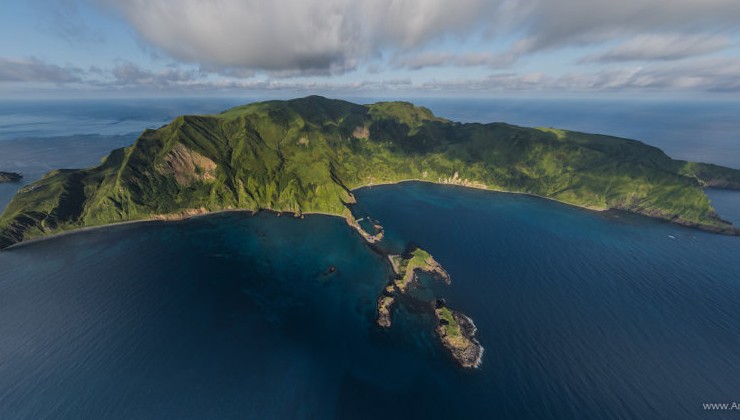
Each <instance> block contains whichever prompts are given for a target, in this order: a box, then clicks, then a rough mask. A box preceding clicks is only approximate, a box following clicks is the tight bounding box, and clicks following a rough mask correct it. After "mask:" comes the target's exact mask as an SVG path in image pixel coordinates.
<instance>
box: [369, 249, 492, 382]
mask: <svg viewBox="0 0 740 420" xmlns="http://www.w3.org/2000/svg"><path fill="white" fill-rule="evenodd" d="M388 260H389V261H390V263H391V265H392V266H393V272H394V274H395V278H394V279H393V280H392V281H391V282H390V283H388V284H387V285H386V287H385V288H384V289H383V293H382V294H381V295H380V296H379V297H378V302H377V305H378V306H377V310H378V317H377V319H376V323H377V324H378V326H380V327H383V328H389V327H390V326H391V324H392V310H393V307H394V305H395V304H396V300H397V298H398V297H399V296H401V295H403V294H405V293H406V292H407V291H408V290H409V288H410V287H411V284H412V283H413V281H414V279H415V277H416V273H417V272H419V271H423V272H426V273H429V274H432V275H434V276H435V277H437V278H438V279H440V280H442V281H444V282H445V283H446V284H450V282H451V280H450V275H449V274H448V273H447V271H445V269H444V268H442V266H441V265H440V264H439V263H438V262H437V261H436V260H435V259H434V258H432V256H431V255H430V254H429V253H428V252H426V251H424V250H423V249H420V248H414V249H412V250H410V251H408V252H406V253H404V254H402V255H388ZM434 315H435V316H436V318H437V327H436V331H437V335H438V336H439V338H440V341H441V343H442V345H443V346H444V347H445V348H446V349H447V350H448V351H449V352H450V354H451V355H452V357H453V358H454V359H455V360H456V361H457V362H458V363H459V364H460V366H462V367H464V368H477V367H478V366H480V363H481V360H482V356H483V346H481V345H480V343H479V342H478V340H476V338H475V332H476V328H475V324H474V323H473V320H471V319H470V318H468V317H467V316H465V315H463V314H462V313H460V312H456V311H453V310H451V309H449V308H448V307H447V305H446V303H445V301H444V299H437V300H435V302H434Z"/></svg>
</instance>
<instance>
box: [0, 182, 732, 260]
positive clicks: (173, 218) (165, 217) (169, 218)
mask: <svg viewBox="0 0 740 420" xmlns="http://www.w3.org/2000/svg"><path fill="white" fill-rule="evenodd" d="M409 182H423V183H426V184H433V185H449V186H454V187H459V188H471V189H476V190H480V191H489V192H494V193H502V194H517V195H525V196H529V197H534V198H540V199H544V200H548V201H553V202H556V203H560V204H564V205H567V206H569V207H574V208H577V209H583V210H588V211H595V212H598V213H605V212H608V211H619V212H625V213H628V214H634V215H638V216H644V217H647V218H649V219H653V220H657V221H662V222H665V223H671V224H675V225H677V226H682V227H685V228H688V229H698V230H701V231H703V232H709V233H715V234H724V235H729V236H740V228H738V227H735V226H734V225H732V229H733V230H732V231H727V230H722V229H721V228H717V227H713V226H708V225H702V224H698V223H693V222H688V223H681V222H680V221H677V220H674V219H665V218H659V217H654V216H650V215H647V214H643V213H634V212H630V211H627V210H623V209H618V208H601V207H593V206H582V205H578V204H573V203H568V202H565V201H562V200H558V199H556V198H551V197H545V196H541V195H537V194H532V193H528V192H521V191H507V190H501V189H496V188H489V187H481V186H475V185H461V184H452V183H442V182H435V181H429V180H423V179H415V178H408V179H401V180H398V181H388V182H379V183H372V184H365V185H360V186H357V187H354V188H349V191H350V192H355V191H358V190H361V189H363V188H372V187H380V186H384V185H397V184H402V183H409ZM349 208H350V207H347V209H349ZM192 210H196V209H190V211H192ZM198 210H199V209H198ZM188 211H189V210H183V212H181V213H170V214H162V215H155V216H151V217H149V218H145V219H137V220H123V221H120V222H112V223H105V224H102V225H95V226H82V227H79V228H75V229H70V230H65V231H61V232H57V233H52V234H49V235H44V236H39V237H36V238H32V239H28V240H24V241H20V242H16V243H14V244H12V245H10V246H8V247H6V248H4V249H0V252H2V251H5V250H9V249H13V248H16V247H19V246H22V245H25V244H31V243H35V242H39V241H44V240H47V239H52V238H56V237H59V236H62V235H68V234H72V233H75V232H84V231H90V230H94V229H104V228H107V227H111V226H119V225H128V224H134V223H151V222H177V221H182V220H187V219H192V218H195V217H203V216H209V215H216V214H220V213H232V212H251V213H252V214H253V215H254V214H257V213H259V212H261V211H269V212H272V213H276V214H278V215H280V214H283V213H288V214H290V215H292V216H293V217H296V218H300V217H301V216H302V215H322V216H331V217H339V218H342V219H345V220H346V221H347V224H348V225H349V226H350V227H352V228H353V229H355V230H357V231H358V233H359V234H360V236H362V237H363V238H364V239H365V240H366V241H367V238H365V235H364V234H363V232H362V231H359V230H358V227H355V226H354V225H352V224H350V223H349V220H347V215H346V213H343V214H339V213H329V212H321V211H307V212H301V213H295V212H292V211H289V210H275V209H272V208H262V209H257V210H255V209H222V210H213V211H209V210H206V211H204V212H196V213H192V214H185V213H187V212H188ZM350 214H351V211H350ZM360 229H361V228H360ZM368 242H370V241H368ZM370 243H371V244H372V243H373V242H370Z"/></svg>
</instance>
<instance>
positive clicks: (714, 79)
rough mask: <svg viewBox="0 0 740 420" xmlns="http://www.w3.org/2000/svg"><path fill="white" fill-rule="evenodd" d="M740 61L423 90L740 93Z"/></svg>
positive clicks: (493, 78) (493, 79)
mask: <svg viewBox="0 0 740 420" xmlns="http://www.w3.org/2000/svg"><path fill="white" fill-rule="evenodd" d="M738 74H740V59H731V58H707V59H703V60H699V61H692V62H681V63H680V64H671V65H666V64H661V65H656V66H650V67H640V66H637V67H617V68H608V69H603V70H600V71H596V72H571V73H567V74H564V75H561V76H552V75H547V74H545V73H541V72H534V73H525V74H518V73H496V74H492V75H489V76H486V77H482V78H475V79H458V80H444V81H436V80H434V81H429V82H426V83H423V84H422V85H421V86H420V88H422V89H426V90H439V91H464V92H473V91H517V90H529V91H567V92H604V91H615V92H616V91H630V90H643V91H644V90H652V91H681V90H683V91H705V92H738V91H740V78H738V77H737V75H738Z"/></svg>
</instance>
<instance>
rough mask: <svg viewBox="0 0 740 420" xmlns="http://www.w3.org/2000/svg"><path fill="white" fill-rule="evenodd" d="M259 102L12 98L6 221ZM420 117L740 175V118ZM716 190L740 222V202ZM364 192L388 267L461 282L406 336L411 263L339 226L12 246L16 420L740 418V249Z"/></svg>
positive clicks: (253, 223)
mask: <svg viewBox="0 0 740 420" xmlns="http://www.w3.org/2000/svg"><path fill="white" fill-rule="evenodd" d="M249 101H250V100H249V99H244V98H229V99H222V98H218V99H216V98H208V99H205V98H195V99H166V100H165V99H159V100H153V99H152V100H141V99H137V100H106V101H100V100H99V101H90V100H77V101H47V102H37V101H30V100H29V101H16V102H7V101H5V102H2V101H0V171H18V172H21V173H23V174H24V176H25V179H24V182H23V183H20V184H2V185H0V208H3V207H5V206H6V205H7V203H8V202H9V201H10V199H11V198H12V196H13V194H14V193H15V191H16V190H17V189H18V188H20V187H21V186H22V185H24V183H29V182H32V181H34V180H36V179H39V178H40V177H41V176H43V174H44V173H45V172H47V171H49V170H51V169H54V168H60V167H61V168H72V167H88V166H92V165H95V164H96V163H97V162H99V160H100V159H101V158H102V157H103V156H105V155H106V154H107V153H108V152H109V151H110V150H111V149H114V148H118V147H123V146H126V145H129V144H131V143H132V142H133V141H134V140H135V139H136V137H137V135H138V134H139V133H140V132H141V131H142V130H143V129H145V128H156V127H159V126H161V125H162V124H165V123H166V122H168V121H169V120H171V119H172V118H173V117H175V116H177V115H180V114H199V113H214V112H218V111H220V110H223V109H226V108H229V107H231V106H234V105H237V104H241V103H245V102H249ZM360 102H368V101H366V100H365V101H362V100H361V101H360ZM415 102H416V103H419V104H422V105H425V106H427V107H429V108H430V109H432V110H433V111H435V113H436V114H438V115H441V116H444V117H447V118H450V119H453V120H458V121H480V122H492V121H506V122H510V123H514V124H520V125H527V126H545V127H560V128H565V129H572V130H577V131H586V132H598V133H604V134H610V135H616V136H623V137H629V138H636V139H639V140H641V141H644V142H646V143H648V144H652V145H655V146H657V147H660V148H661V149H663V150H664V151H666V153H667V154H668V155H669V156H671V157H674V158H677V159H688V160H696V161H704V162H710V163H716V164H721V165H726V166H731V167H735V168H740V135H738V134H737V133H740V120H738V118H737V115H740V103H739V102H731V101H716V102H711V101H704V102H680V101H679V102H677V101H626V100H611V101H596V100H575V99H573V100H555V99H548V100H535V99H531V98H528V99H475V100H469V99H451V98H445V99H430V98H423V99H417V100H415ZM708 194H709V196H710V197H711V199H712V203H713V205H714V206H715V208H716V209H717V210H718V212H719V213H720V215H721V216H722V217H724V218H725V219H727V220H731V221H735V222H736V223H738V224H740V192H733V191H721V190H710V191H708ZM356 195H357V198H358V204H357V206H356V208H355V209H354V210H355V212H356V214H358V215H362V216H363V217H371V218H372V219H373V220H377V221H379V222H380V223H381V224H382V225H383V227H384V229H385V233H386V238H385V239H384V240H383V242H381V244H380V247H381V248H382V250H383V251H386V252H400V251H402V250H403V249H406V248H408V247H410V246H420V247H422V248H424V249H426V250H427V251H429V252H430V253H431V254H432V255H433V256H434V257H435V259H437V260H438V261H439V262H440V263H441V264H442V265H443V266H444V267H445V268H446V270H447V271H448V272H449V274H450V276H451V279H452V283H451V284H450V285H445V284H443V283H441V282H439V281H437V280H435V279H434V278H430V277H427V276H423V275H422V276H420V281H419V283H418V285H417V286H416V288H415V289H414V291H413V295H414V299H413V300H411V299H410V300H409V301H408V302H406V301H404V302H402V304H401V305H399V306H398V307H397V309H396V311H395V312H394V324H393V326H392V327H391V328H390V329H388V330H382V329H380V328H378V327H376V326H375V324H374V321H375V301H376V299H377V297H378V295H379V293H380V292H381V290H382V288H383V286H384V285H385V284H386V283H387V282H388V281H389V279H390V277H391V275H392V273H391V267H390V266H389V264H388V263H387V260H386V259H385V258H384V257H383V256H382V255H381V254H382V253H381V252H378V250H377V249H373V248H371V247H370V246H369V245H368V244H367V243H365V242H364V240H363V239H362V238H361V237H360V236H359V235H358V234H356V233H355V232H354V231H353V230H352V229H350V228H349V227H348V226H347V225H346V224H345V223H344V221H343V220H342V219H340V218H335V217H329V216H320V215H308V216H306V217H305V219H297V218H294V217H290V216H287V217H286V216H285V215H283V216H278V215H276V214H273V213H268V212H262V213H258V214H257V215H251V214H249V213H241V212H232V213H221V214H213V215H208V216H202V217H195V218H192V219H189V220H184V221H177V222H145V223H135V224H126V225H117V226H109V227H105V228H100V229H93V230H85V231H80V232H75V233H70V234H65V235H60V236H57V237H53V238H50V239H47V240H42V241H37V242H31V243H28V244H23V245H20V246H16V247H13V248H10V249H8V250H4V251H0V419H88V418H89V419H283V418H285V419H364V418H368V419H377V418H386V419H395V418H399V419H400V418H403V419H417V418H419V419H436V418H442V419H469V418H485V419H488V418H491V419H494V418H495V419H567V420H570V419H677V420H678V419H703V418H706V419H725V418H728V419H729V418H737V415H738V412H740V409H732V406H733V405H732V404H733V403H735V406H738V405H740V350H739V349H740V329H738V327H737V321H738V319H740V258H738V255H740V238H737V237H728V236H722V235H717V234H711V233H706V232H702V231H698V230H692V229H689V228H684V227H680V226H675V225H671V224H666V223H663V222H659V221H656V220H653V219H649V218H646V217H641V216H635V215H629V214H625V213H619V212H605V213H599V212H592V211H588V210H583V209H579V208H575V207H571V206H568V205H564V204H561V203H557V202H553V201H550V200H546V199H541V198H537V197H531V196H526V195H521V194H507V193H497V192H489V191H482V190H471V189H465V188H461V187H456V186H440V185H432V184H426V183H416V182H408V183H401V184H397V185H388V186H376V187H370V188H363V189H360V190H358V191H357V192H356ZM435 297H441V298H444V299H445V301H446V302H447V304H448V306H450V307H451V308H454V309H456V310H459V311H461V312H463V313H465V314H467V315H468V316H470V317H471V318H472V319H473V320H474V321H475V324H476V326H477V328H478V332H477V336H478V339H479V341H480V342H481V344H482V345H483V346H484V347H485V353H484V357H483V363H482V366H481V367H480V368H479V369H475V370H469V369H462V368H460V367H458V366H457V365H456V364H455V362H454V361H453V360H452V359H451V357H450V356H449V354H448V353H447V351H446V350H445V349H444V348H443V347H442V346H441V345H440V344H439V342H438V340H437V339H436V337H435V333H434V320H433V318H432V316H431V314H430V311H429V307H430V306H429V304H428V302H429V301H431V300H432V299H433V298H435ZM709 404H727V407H728V408H727V409H719V406H714V405H712V406H710V405H709Z"/></svg>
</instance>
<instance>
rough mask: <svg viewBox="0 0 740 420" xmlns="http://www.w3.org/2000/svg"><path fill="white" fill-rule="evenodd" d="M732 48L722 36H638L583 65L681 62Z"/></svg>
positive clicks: (585, 60) (586, 60)
mask: <svg viewBox="0 0 740 420" xmlns="http://www.w3.org/2000/svg"><path fill="white" fill-rule="evenodd" d="M731 45H732V41H731V40H730V37H728V36H724V35H707V34H701V35H696V34H689V35H684V34H676V33H674V34H650V35H638V36H635V37H633V38H632V39H630V40H629V41H627V42H624V43H622V44H621V45H618V46H617V47H615V48H613V49H611V50H609V51H607V52H604V53H600V54H594V55H590V56H587V57H585V58H584V59H583V60H582V62H587V63H589V62H591V63H593V62H595V63H611V62H619V61H668V60H680V59H682V58H688V57H693V56H697V55H703V54H708V53H712V52H715V51H719V50H722V49H725V48H727V47H729V46H731Z"/></svg>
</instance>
